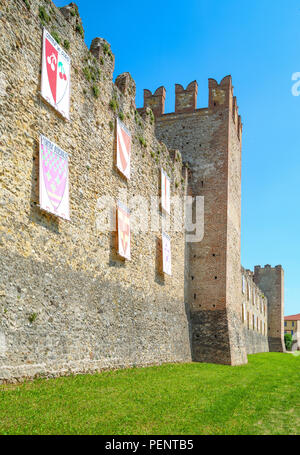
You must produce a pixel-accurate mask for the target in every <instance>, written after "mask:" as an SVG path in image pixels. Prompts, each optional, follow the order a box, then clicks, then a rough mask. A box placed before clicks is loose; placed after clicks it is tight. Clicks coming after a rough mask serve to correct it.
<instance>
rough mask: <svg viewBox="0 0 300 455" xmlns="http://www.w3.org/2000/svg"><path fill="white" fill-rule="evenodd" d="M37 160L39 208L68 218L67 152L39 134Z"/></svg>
mask: <svg viewBox="0 0 300 455" xmlns="http://www.w3.org/2000/svg"><path fill="white" fill-rule="evenodd" d="M39 161H40V163H39V165H40V172H39V174H40V178H39V183H40V207H41V209H43V210H46V211H47V212H50V213H53V214H54V215H57V216H60V217H61V218H65V219H66V220H69V219H70V213H69V170H68V154H67V153H66V152H64V151H63V150H61V149H60V148H59V147H58V146H57V145H56V144H54V143H53V142H51V141H50V140H49V139H47V138H46V137H45V136H43V135H41V137H40V154H39Z"/></svg>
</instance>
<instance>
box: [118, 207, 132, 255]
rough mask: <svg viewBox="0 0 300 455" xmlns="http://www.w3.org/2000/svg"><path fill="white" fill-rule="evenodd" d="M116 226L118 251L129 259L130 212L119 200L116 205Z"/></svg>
mask: <svg viewBox="0 0 300 455" xmlns="http://www.w3.org/2000/svg"><path fill="white" fill-rule="evenodd" d="M117 227H118V253H119V255H120V256H122V257H123V258H125V259H129V260H130V213H129V210H128V208H127V207H126V206H125V205H124V204H122V203H121V202H118V206H117Z"/></svg>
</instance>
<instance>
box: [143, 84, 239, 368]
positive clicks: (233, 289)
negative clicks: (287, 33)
mask: <svg viewBox="0 0 300 455" xmlns="http://www.w3.org/2000/svg"><path fill="white" fill-rule="evenodd" d="M197 90H198V85H197V82H196V81H194V82H191V83H190V84H189V85H188V87H187V88H186V90H184V88H183V87H182V86H181V85H179V84H176V89H175V95H176V101H175V113H171V114H164V101H165V90H164V89H163V88H162V87H161V88H160V89H159V90H157V91H156V92H155V94H154V95H153V97H151V92H149V91H148V90H147V91H145V92H144V93H145V96H144V108H145V107H148V106H149V107H152V106H155V107H157V108H155V110H154V114H155V117H156V135H157V137H158V139H160V140H162V141H163V142H165V144H166V145H167V146H168V147H170V148H176V149H179V150H180V151H181V153H182V157H183V160H184V161H185V162H188V164H189V168H190V176H189V193H190V194H192V195H193V196H204V237H203V240H202V241H198V242H195V243H187V244H186V248H187V255H186V257H187V258H188V259H187V260H188V264H187V268H188V282H187V284H186V301H187V302H188V303H189V308H190V316H191V331H192V337H191V338H192V351H193V359H194V360H195V361H201V362H215V363H223V364H230V365H239V364H243V363H246V362H247V356H246V348H245V341H244V338H243V335H242V330H241V314H240V313H241V310H240V308H241V260H240V232H241V134H242V123H241V118H240V116H239V115H238V108H237V104H236V98H235V97H233V87H232V80H231V76H227V77H225V78H224V79H223V80H222V81H221V83H220V84H218V83H217V82H216V81H215V80H214V79H209V106H208V108H204V109H197V107H196V104H197ZM152 98H153V99H152ZM158 98H159V99H158Z"/></svg>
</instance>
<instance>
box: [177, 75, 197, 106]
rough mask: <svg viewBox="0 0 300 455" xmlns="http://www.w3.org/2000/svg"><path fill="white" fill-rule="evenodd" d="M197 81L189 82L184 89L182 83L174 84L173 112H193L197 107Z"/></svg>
mask: <svg viewBox="0 0 300 455" xmlns="http://www.w3.org/2000/svg"><path fill="white" fill-rule="evenodd" d="M197 94H198V84H197V81H193V82H191V83H190V84H189V85H188V86H187V88H186V89H185V90H184V88H183V87H182V85H180V84H175V114H183V113H186V112H194V111H195V110H196V108H197Z"/></svg>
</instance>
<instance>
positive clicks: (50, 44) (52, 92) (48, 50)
mask: <svg viewBox="0 0 300 455" xmlns="http://www.w3.org/2000/svg"><path fill="white" fill-rule="evenodd" d="M70 76H71V59H70V57H69V56H68V54H66V52H65V51H64V50H63V49H62V48H61V47H60V46H59V45H58V44H57V42H56V41H55V39H54V38H53V37H52V36H51V35H50V33H49V32H48V31H47V30H46V29H45V28H44V33H43V57H42V83H41V94H42V97H43V98H44V99H45V100H46V101H48V103H49V104H51V106H53V107H54V108H55V109H56V110H57V111H58V112H59V113H60V114H61V115H62V116H63V117H65V118H67V119H68V120H69V118H70V117H69V111H70V82H71V81H70Z"/></svg>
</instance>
